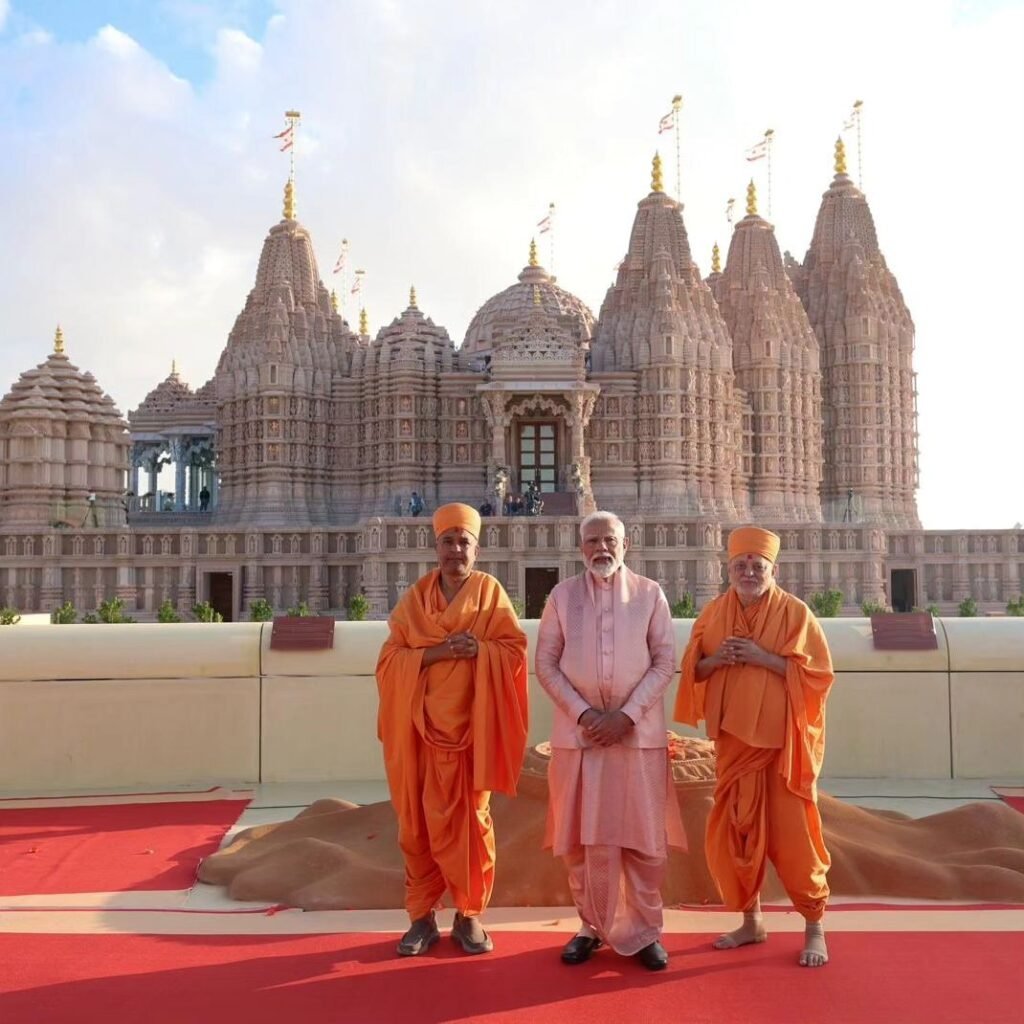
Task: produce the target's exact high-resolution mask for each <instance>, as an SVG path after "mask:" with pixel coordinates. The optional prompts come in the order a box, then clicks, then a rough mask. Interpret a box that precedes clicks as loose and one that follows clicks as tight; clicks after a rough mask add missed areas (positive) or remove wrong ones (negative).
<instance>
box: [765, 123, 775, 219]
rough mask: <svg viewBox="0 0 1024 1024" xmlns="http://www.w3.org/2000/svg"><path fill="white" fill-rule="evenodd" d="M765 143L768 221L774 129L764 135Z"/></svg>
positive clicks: (769, 215) (770, 207) (770, 214)
mask: <svg viewBox="0 0 1024 1024" xmlns="http://www.w3.org/2000/svg"><path fill="white" fill-rule="evenodd" d="M764 138H765V142H767V143H768V219H769V220H771V216H772V142H773V141H774V139H775V129H774V128H769V129H768V130H767V131H766V132H765V133H764Z"/></svg>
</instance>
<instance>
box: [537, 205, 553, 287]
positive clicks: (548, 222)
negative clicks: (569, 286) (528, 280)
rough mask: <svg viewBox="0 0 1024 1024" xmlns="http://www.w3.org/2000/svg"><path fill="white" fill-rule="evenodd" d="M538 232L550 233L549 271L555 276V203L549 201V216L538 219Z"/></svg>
mask: <svg viewBox="0 0 1024 1024" xmlns="http://www.w3.org/2000/svg"><path fill="white" fill-rule="evenodd" d="M537 234H539V235H544V234H546V235H548V255H549V257H550V259H549V262H548V273H549V274H551V276H552V277H554V276H555V204H554V203H548V212H547V216H546V217H544V218H543V219H542V220H539V221H537Z"/></svg>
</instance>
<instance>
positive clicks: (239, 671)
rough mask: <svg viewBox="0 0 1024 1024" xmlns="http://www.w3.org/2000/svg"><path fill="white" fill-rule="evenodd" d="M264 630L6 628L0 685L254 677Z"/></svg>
mask: <svg viewBox="0 0 1024 1024" xmlns="http://www.w3.org/2000/svg"><path fill="white" fill-rule="evenodd" d="M262 629H263V624H262V623H260V622H223V623H216V624H214V623H199V622H176V623H133V624H131V625H124V626H108V625H103V624H100V625H93V626H81V625H77V626H54V627H52V628H51V629H43V628H39V629H6V628H5V629H2V630H0V682H2V681H4V680H17V679H72V680H73V679H180V678H186V677H195V678H206V679H222V678H223V679H228V678H239V677H247V676H258V675H259V673H260V632H261V631H262ZM267 632H268V633H269V632H270V630H269V629H268V630H267Z"/></svg>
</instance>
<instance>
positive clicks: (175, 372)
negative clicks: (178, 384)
mask: <svg viewBox="0 0 1024 1024" xmlns="http://www.w3.org/2000/svg"><path fill="white" fill-rule="evenodd" d="M171 376H172V377H177V376H178V360H177V359H172V360H171Z"/></svg>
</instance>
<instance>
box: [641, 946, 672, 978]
mask: <svg viewBox="0 0 1024 1024" xmlns="http://www.w3.org/2000/svg"><path fill="white" fill-rule="evenodd" d="M636 958H637V960H639V961H640V963H642V964H643V965H644V967H646V968H647V970H649V971H663V970H665V968H666V967H668V953H666V952H665V947H664V946H663V945H662V944H661V943H660V942H657V941H655V942H652V943H651V944H650V945H649V946H644V948H643V949H641V950H640V952H639V953H637V955H636Z"/></svg>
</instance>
